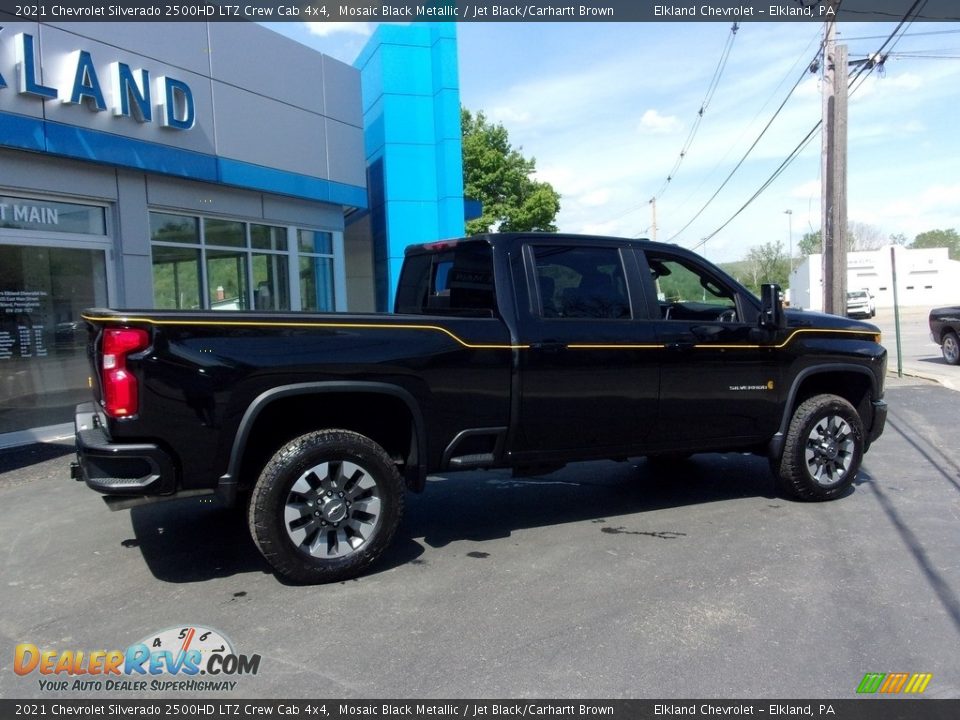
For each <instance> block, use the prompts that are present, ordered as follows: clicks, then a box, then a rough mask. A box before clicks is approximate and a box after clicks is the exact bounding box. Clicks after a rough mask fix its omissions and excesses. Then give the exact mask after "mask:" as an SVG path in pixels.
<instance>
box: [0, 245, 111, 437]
mask: <svg viewBox="0 0 960 720" xmlns="http://www.w3.org/2000/svg"><path fill="white" fill-rule="evenodd" d="M107 304H108V303H107V283H106V258H105V254H104V251H102V250H78V249H66V248H53V247H21V246H16V245H0V433H6V432H14V431H18V430H23V429H24V428H31V427H41V426H46V425H57V424H60V423H66V422H69V421H70V420H72V418H73V410H74V407H75V406H76V404H77V403H81V402H85V401H87V400H89V399H90V390H89V389H88V386H87V377H88V376H89V374H90V367H89V365H88V363H87V356H86V351H85V348H86V341H87V333H86V326H85V323H84V322H83V320H82V318H81V317H80V313H81V312H82V311H83V310H84V309H86V308H90V307H105V306H106V305H107Z"/></svg>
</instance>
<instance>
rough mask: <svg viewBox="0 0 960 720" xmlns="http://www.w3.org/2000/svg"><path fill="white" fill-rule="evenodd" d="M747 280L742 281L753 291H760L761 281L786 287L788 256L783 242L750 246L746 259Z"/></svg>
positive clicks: (788, 275)
mask: <svg viewBox="0 0 960 720" xmlns="http://www.w3.org/2000/svg"><path fill="white" fill-rule="evenodd" d="M746 265H747V273H748V275H749V277H748V279H747V282H746V283H744V284H745V285H746V286H747V287H748V288H749V289H750V290H752V291H753V292H755V293H758V294H759V292H760V286H761V285H763V283H777V284H778V285H779V286H780V287H787V284H788V282H789V279H790V258H788V257H787V255H786V253H785V252H784V251H783V243H782V242H780V241H777V242H768V243H766V244H765V245H757V246H755V247H752V248H750V252H748V253H747V259H746Z"/></svg>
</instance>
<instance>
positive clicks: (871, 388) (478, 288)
mask: <svg viewBox="0 0 960 720" xmlns="http://www.w3.org/2000/svg"><path fill="white" fill-rule="evenodd" d="M761 295H762V298H759V299H758V298H756V297H755V296H753V295H752V294H751V293H750V292H748V291H747V290H746V289H744V288H743V287H742V286H741V285H739V284H738V283H737V282H736V281H735V280H733V279H732V278H730V277H729V276H728V275H726V274H725V273H724V272H723V271H722V270H720V269H718V268H716V267H714V266H713V265H711V264H710V263H708V262H706V261H705V260H703V259H702V258H700V257H698V256H697V255H695V254H693V253H691V252H689V251H686V250H683V249H680V248H678V247H675V246H671V245H664V244H658V243H653V242H647V241H636V240H623V239H618V238H603V237H582V236H564V235H543V234H503V235H484V236H479V237H473V238H465V239H461V240H452V241H446V242H439V243H432V244H428V245H423V246H414V247H411V248H408V250H407V252H406V257H405V260H404V265H403V269H402V272H401V275H400V280H399V287H398V291H397V298H396V307H395V310H396V312H395V313H393V314H363V315H358V314H347V313H333V314H301V313H286V314H283V313H269V314H267V313H256V312H244V313H230V314H227V313H223V312H204V311H136V310H102V309H91V310H89V311H87V312H86V313H85V315H84V319H85V321H86V323H87V326H88V329H89V345H88V350H89V355H90V360H91V363H92V366H93V368H94V376H95V382H94V395H95V402H91V403H87V404H84V405H81V406H79V407H78V408H77V449H78V461H77V463H76V465H75V468H74V475H75V477H77V478H78V479H83V480H84V481H85V482H86V483H87V484H88V485H89V486H90V487H91V488H93V489H94V490H97V491H98V492H101V493H104V494H105V495H106V496H107V497H106V500H107V501H108V504H110V505H111V506H112V507H125V506H129V505H132V504H137V503H140V502H147V501H153V500H157V499H163V498H172V497H180V496H184V495H191V494H200V493H212V494H216V495H218V496H219V497H220V499H221V500H222V501H223V502H225V503H227V504H233V503H240V502H243V503H245V507H247V508H248V516H249V523H250V529H251V532H252V534H253V538H254V540H255V542H256V544H257V546H258V547H259V549H260V551H261V552H262V553H263V555H264V556H265V557H266V558H267V560H268V561H269V562H270V564H271V565H272V566H273V567H274V568H275V569H276V571H277V572H278V573H280V574H281V575H283V576H286V577H288V578H291V579H293V580H296V581H301V582H325V581H332V580H341V579H344V578H349V577H352V576H355V575H357V574H358V573H360V572H361V571H362V570H363V569H365V568H366V567H367V566H368V565H369V564H370V563H372V562H373V561H374V560H375V559H376V558H377V557H378V556H379V555H380V554H381V552H382V551H383V550H384V548H385V547H386V546H387V545H388V544H389V542H390V540H391V538H392V536H393V534H394V531H395V529H396V527H397V524H398V523H399V521H400V517H401V515H402V513H403V508H404V502H405V495H406V493H405V491H406V490H407V489H410V490H412V491H414V492H419V491H422V490H423V488H424V485H425V479H426V477H427V475H428V474H429V473H436V472H451V471H456V470H467V469H477V468H509V467H512V468H518V469H532V471H533V472H537V471H543V470H544V469H546V468H554V467H559V466H560V465H562V464H564V463H567V462H573V461H580V460H593V459H602V458H617V459H622V458H626V457H629V456H639V455H647V456H669V455H687V454H692V453H698V452H726V451H749V452H755V453H760V454H764V455H767V456H768V457H769V458H770V465H771V468H772V470H773V473H774V474H775V476H776V477H777V479H778V480H779V483H780V486H781V487H782V489H783V491H784V492H786V493H788V494H790V495H792V496H795V497H798V498H801V499H805V500H829V499H833V498H836V497H838V496H840V495H842V494H844V493H845V491H846V490H847V489H848V487H849V486H850V485H851V483H852V482H853V479H854V476H855V475H856V473H857V470H858V468H859V466H860V461H861V458H862V456H863V453H864V452H866V450H867V449H868V448H869V446H870V443H871V442H872V441H874V440H876V438H877V437H878V436H879V435H880V433H881V432H882V430H883V426H884V421H885V418H886V405H885V404H884V402H883V399H882V398H883V377H884V372H885V366H886V351H885V350H884V348H883V347H882V346H881V345H880V344H879V341H880V333H879V331H878V330H877V328H876V327H875V326H873V325H869V324H867V323H864V322H858V321H855V320H850V319H847V318H842V317H836V316H830V315H821V314H816V313H810V312H795V311H789V310H788V311H784V309H783V307H782V305H781V302H780V298H779V289H778V288H777V287H776V286H773V285H769V286H764V288H763V291H762V293H761ZM451 522H453V521H452V520H451Z"/></svg>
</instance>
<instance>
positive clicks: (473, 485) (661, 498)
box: [123, 454, 785, 583]
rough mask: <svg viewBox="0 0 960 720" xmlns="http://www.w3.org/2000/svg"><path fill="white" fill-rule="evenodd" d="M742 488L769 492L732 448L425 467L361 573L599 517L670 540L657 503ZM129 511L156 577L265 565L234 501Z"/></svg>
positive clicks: (201, 576)
mask: <svg viewBox="0 0 960 720" xmlns="http://www.w3.org/2000/svg"><path fill="white" fill-rule="evenodd" d="M750 497H764V498H771V499H774V498H777V495H776V493H775V488H774V480H773V477H772V476H771V474H770V470H769V467H768V465H767V461H766V459H764V458H759V457H754V456H747V455H737V454H730V455H698V456H695V457H693V458H691V459H689V460H678V461H676V462H675V463H672V464H669V465H661V464H652V463H649V462H648V461H646V460H643V459H637V460H633V461H628V462H623V463H614V462H609V461H604V462H591V463H579V464H576V465H571V466H568V467H567V468H564V469H563V470H559V471H557V472H554V473H551V474H549V475H544V476H541V477H513V476H512V475H511V473H510V471H507V470H497V471H474V472H467V473H458V474H454V475H451V476H450V477H449V478H446V477H432V478H430V480H429V481H428V485H427V489H426V491H425V492H424V493H423V494H422V495H419V496H418V495H412V494H408V495H407V503H406V514H405V517H404V519H403V521H402V523H401V525H400V527H399V529H398V531H397V534H396V536H395V538H394V541H393V544H392V545H391V547H389V548H388V549H387V550H386V552H385V553H384V555H383V557H381V559H380V560H379V561H378V562H377V563H376V565H375V566H374V567H372V568H371V570H370V571H369V572H368V573H367V575H374V574H377V573H382V572H385V571H387V570H390V569H393V568H396V567H399V566H401V565H405V564H407V563H410V562H415V561H418V559H419V558H421V556H422V555H423V554H424V553H425V552H426V547H431V548H441V547H444V546H446V545H448V544H450V543H453V542H457V541H463V540H469V541H474V542H483V541H490V540H496V539H500V538H507V537H510V535H511V534H512V533H514V532H515V531H517V530H523V529H529V528H537V527H548V526H553V525H563V524H566V523H576V522H583V521H594V522H597V523H606V524H605V525H604V528H602V529H601V530H602V531H603V532H610V533H619V532H625V533H630V534H635V535H643V536H645V537H650V538H654V539H656V541H662V540H672V541H677V540H679V539H681V538H682V537H683V536H684V529H683V528H678V527H670V528H660V527H658V526H656V522H655V520H656V511H657V510H661V509H667V508H677V507H683V506H689V505H701V504H705V503H711V502H717V501H724V500H731V499H737V498H750ZM776 502H778V503H779V502H785V501H782V500H779V499H778V500H776ZM644 513H650V514H651V516H650V518H649V520H652V522H653V524H652V525H651V526H650V527H649V528H647V527H644V529H643V530H642V531H636V530H626V529H624V528H621V527H618V522H617V520H616V518H618V517H621V516H628V515H635V514H644ZM130 516H131V522H132V524H133V533H134V537H133V538H131V539H129V540H126V541H124V543H123V544H124V546H125V547H129V548H131V549H134V548H136V549H137V550H139V551H140V552H141V553H142V555H143V558H144V561H145V562H146V564H147V566H148V568H149V570H150V572H151V573H152V574H153V575H154V577H156V578H157V579H158V580H161V581H163V582H170V583H192V582H202V581H204V580H209V579H212V578H219V577H229V576H232V575H237V574H243V573H267V574H269V573H270V572H271V569H270V567H269V565H268V564H267V563H266V562H265V561H264V560H263V558H262V557H261V556H260V553H259V552H258V551H257V548H256V546H255V545H254V543H253V540H252V539H251V538H250V532H249V529H248V527H247V518H246V514H245V513H244V512H243V511H241V510H240V509H224V508H221V507H218V506H217V505H215V504H211V503H209V502H204V501H201V500H199V499H197V498H188V499H183V500H173V501H170V502H165V503H158V504H155V505H145V506H141V507H136V508H133V509H132V510H131V512H130ZM672 522H673V523H674V524H676V523H675V521H672ZM648 524H649V523H648ZM421 562H422V560H421ZM281 582H283V581H282V580H281Z"/></svg>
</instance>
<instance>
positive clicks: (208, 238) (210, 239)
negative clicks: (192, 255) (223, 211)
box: [203, 218, 247, 248]
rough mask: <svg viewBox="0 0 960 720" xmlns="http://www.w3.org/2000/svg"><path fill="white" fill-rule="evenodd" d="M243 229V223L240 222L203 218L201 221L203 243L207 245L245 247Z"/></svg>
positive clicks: (245, 238) (245, 239) (245, 241)
mask: <svg viewBox="0 0 960 720" xmlns="http://www.w3.org/2000/svg"><path fill="white" fill-rule="evenodd" d="M244 227H245V225H244V223H241V222H233V221H232V220H214V219H213V218H205V219H204V221H203V241H204V243H206V244H207V245H220V246H223V247H238V248H242V247H246V245H247V237H246V232H245V230H244Z"/></svg>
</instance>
